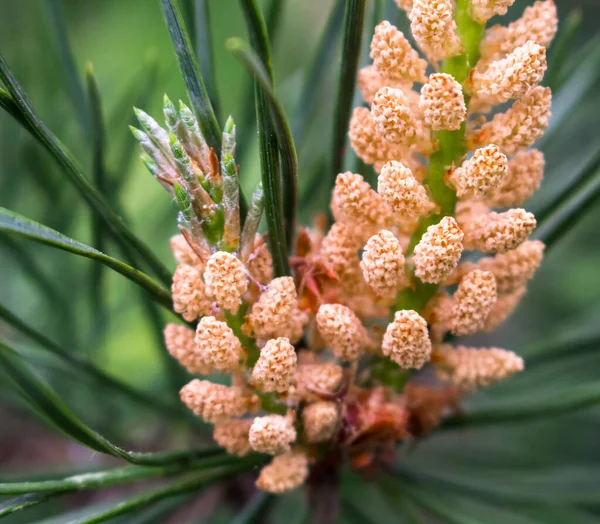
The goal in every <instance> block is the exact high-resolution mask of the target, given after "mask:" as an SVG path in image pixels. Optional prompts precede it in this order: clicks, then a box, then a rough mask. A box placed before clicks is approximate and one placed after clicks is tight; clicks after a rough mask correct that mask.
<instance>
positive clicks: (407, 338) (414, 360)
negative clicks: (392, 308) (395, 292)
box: [381, 310, 431, 369]
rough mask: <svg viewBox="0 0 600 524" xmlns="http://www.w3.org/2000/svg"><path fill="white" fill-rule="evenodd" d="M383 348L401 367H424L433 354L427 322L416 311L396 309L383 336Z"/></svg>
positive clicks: (384, 352) (387, 355)
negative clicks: (392, 319)
mask: <svg viewBox="0 0 600 524" xmlns="http://www.w3.org/2000/svg"><path fill="white" fill-rule="evenodd" d="M381 350H382V352H383V354H384V355H385V356H386V357H390V358H391V359H392V360H393V361H394V362H396V364H398V365H399V366H400V367H403V368H416V369H419V368H421V367H423V364H425V362H427V361H428V360H429V358H430V356H431V340H429V333H428V331H427V322H426V321H425V319H424V318H423V317H422V316H421V315H419V314H418V313H417V312H416V311H413V310H400V311H396V313H395V315H394V321H393V322H391V323H390V324H388V327H387V329H386V331H385V335H384V336H383V343H382V345H381Z"/></svg>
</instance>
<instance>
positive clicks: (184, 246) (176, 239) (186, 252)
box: [169, 234, 203, 268]
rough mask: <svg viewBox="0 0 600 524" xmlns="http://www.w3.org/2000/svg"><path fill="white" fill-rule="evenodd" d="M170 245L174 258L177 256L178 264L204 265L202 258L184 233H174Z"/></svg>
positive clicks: (200, 266)
mask: <svg viewBox="0 0 600 524" xmlns="http://www.w3.org/2000/svg"><path fill="white" fill-rule="evenodd" d="M169 245H170V247H171V251H172V252H173V258H175V261H176V262H177V263H178V264H185V265H186V266H195V267H199V268H202V267H203V263H202V260H200V257H199V256H198V255H196V253H195V252H194V250H193V249H192V248H191V247H190V245H189V244H188V242H187V240H186V239H185V237H184V236H183V235H181V234H180V235H173V236H172V237H171V240H169Z"/></svg>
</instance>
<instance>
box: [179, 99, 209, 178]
mask: <svg viewBox="0 0 600 524" xmlns="http://www.w3.org/2000/svg"><path fill="white" fill-rule="evenodd" d="M179 115H180V116H181V120H183V124H184V126H185V127H186V129H187V131H188V133H189V134H190V138H191V140H192V144H193V145H194V147H195V148H196V149H197V150H198V151H199V152H200V157H199V164H200V169H202V171H203V172H204V173H210V172H211V165H210V160H209V157H210V149H209V147H208V145H207V144H206V140H204V136H203V135H202V131H200V126H199V125H198V121H197V120H196V117H195V116H194V113H193V112H192V110H191V109H190V108H189V107H188V106H186V105H185V104H184V103H183V102H182V101H181V100H180V101H179Z"/></svg>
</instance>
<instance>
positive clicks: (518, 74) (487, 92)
mask: <svg viewBox="0 0 600 524" xmlns="http://www.w3.org/2000/svg"><path fill="white" fill-rule="evenodd" d="M546 66H547V64H546V48H544V47H542V46H540V45H538V44H536V43H535V42H532V41H528V42H526V43H525V44H524V45H522V46H520V47H517V48H516V49H515V50H514V51H513V52H512V53H510V54H509V55H507V56H506V57H505V58H502V59H500V60H496V61H494V62H492V63H491V64H490V65H489V67H488V68H487V69H485V70H484V71H483V72H481V71H475V72H474V74H473V76H472V81H473V89H474V91H475V92H476V93H477V95H478V96H480V97H482V98H483V99H485V100H487V101H489V102H490V103H493V104H503V103H504V102H508V101H509V100H512V99H516V98H521V97H523V96H525V95H526V94H527V93H529V91H531V90H532V89H533V88H534V87H536V86H537V85H538V84H539V83H540V82H541V81H542V78H543V77H544V73H545V72H546Z"/></svg>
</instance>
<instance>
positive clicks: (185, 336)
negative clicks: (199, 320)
mask: <svg viewBox="0 0 600 524" xmlns="http://www.w3.org/2000/svg"><path fill="white" fill-rule="evenodd" d="M164 336H165V345H166V346H167V351H168V352H169V354H170V355H171V356H172V357H174V358H176V359H177V360H178V361H179V363H180V364H181V365H182V366H184V367H185V368H186V369H187V370H188V371H189V372H190V373H193V374H196V375H210V374H211V373H212V367H211V366H210V365H209V364H208V363H207V362H206V361H205V360H204V359H203V358H202V355H201V353H200V351H199V350H198V348H197V346H196V343H195V341H194V336H195V334H194V330H192V329H190V328H188V327H186V326H182V325H180V324H173V323H169V324H167V325H166V326H165V329H164Z"/></svg>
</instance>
